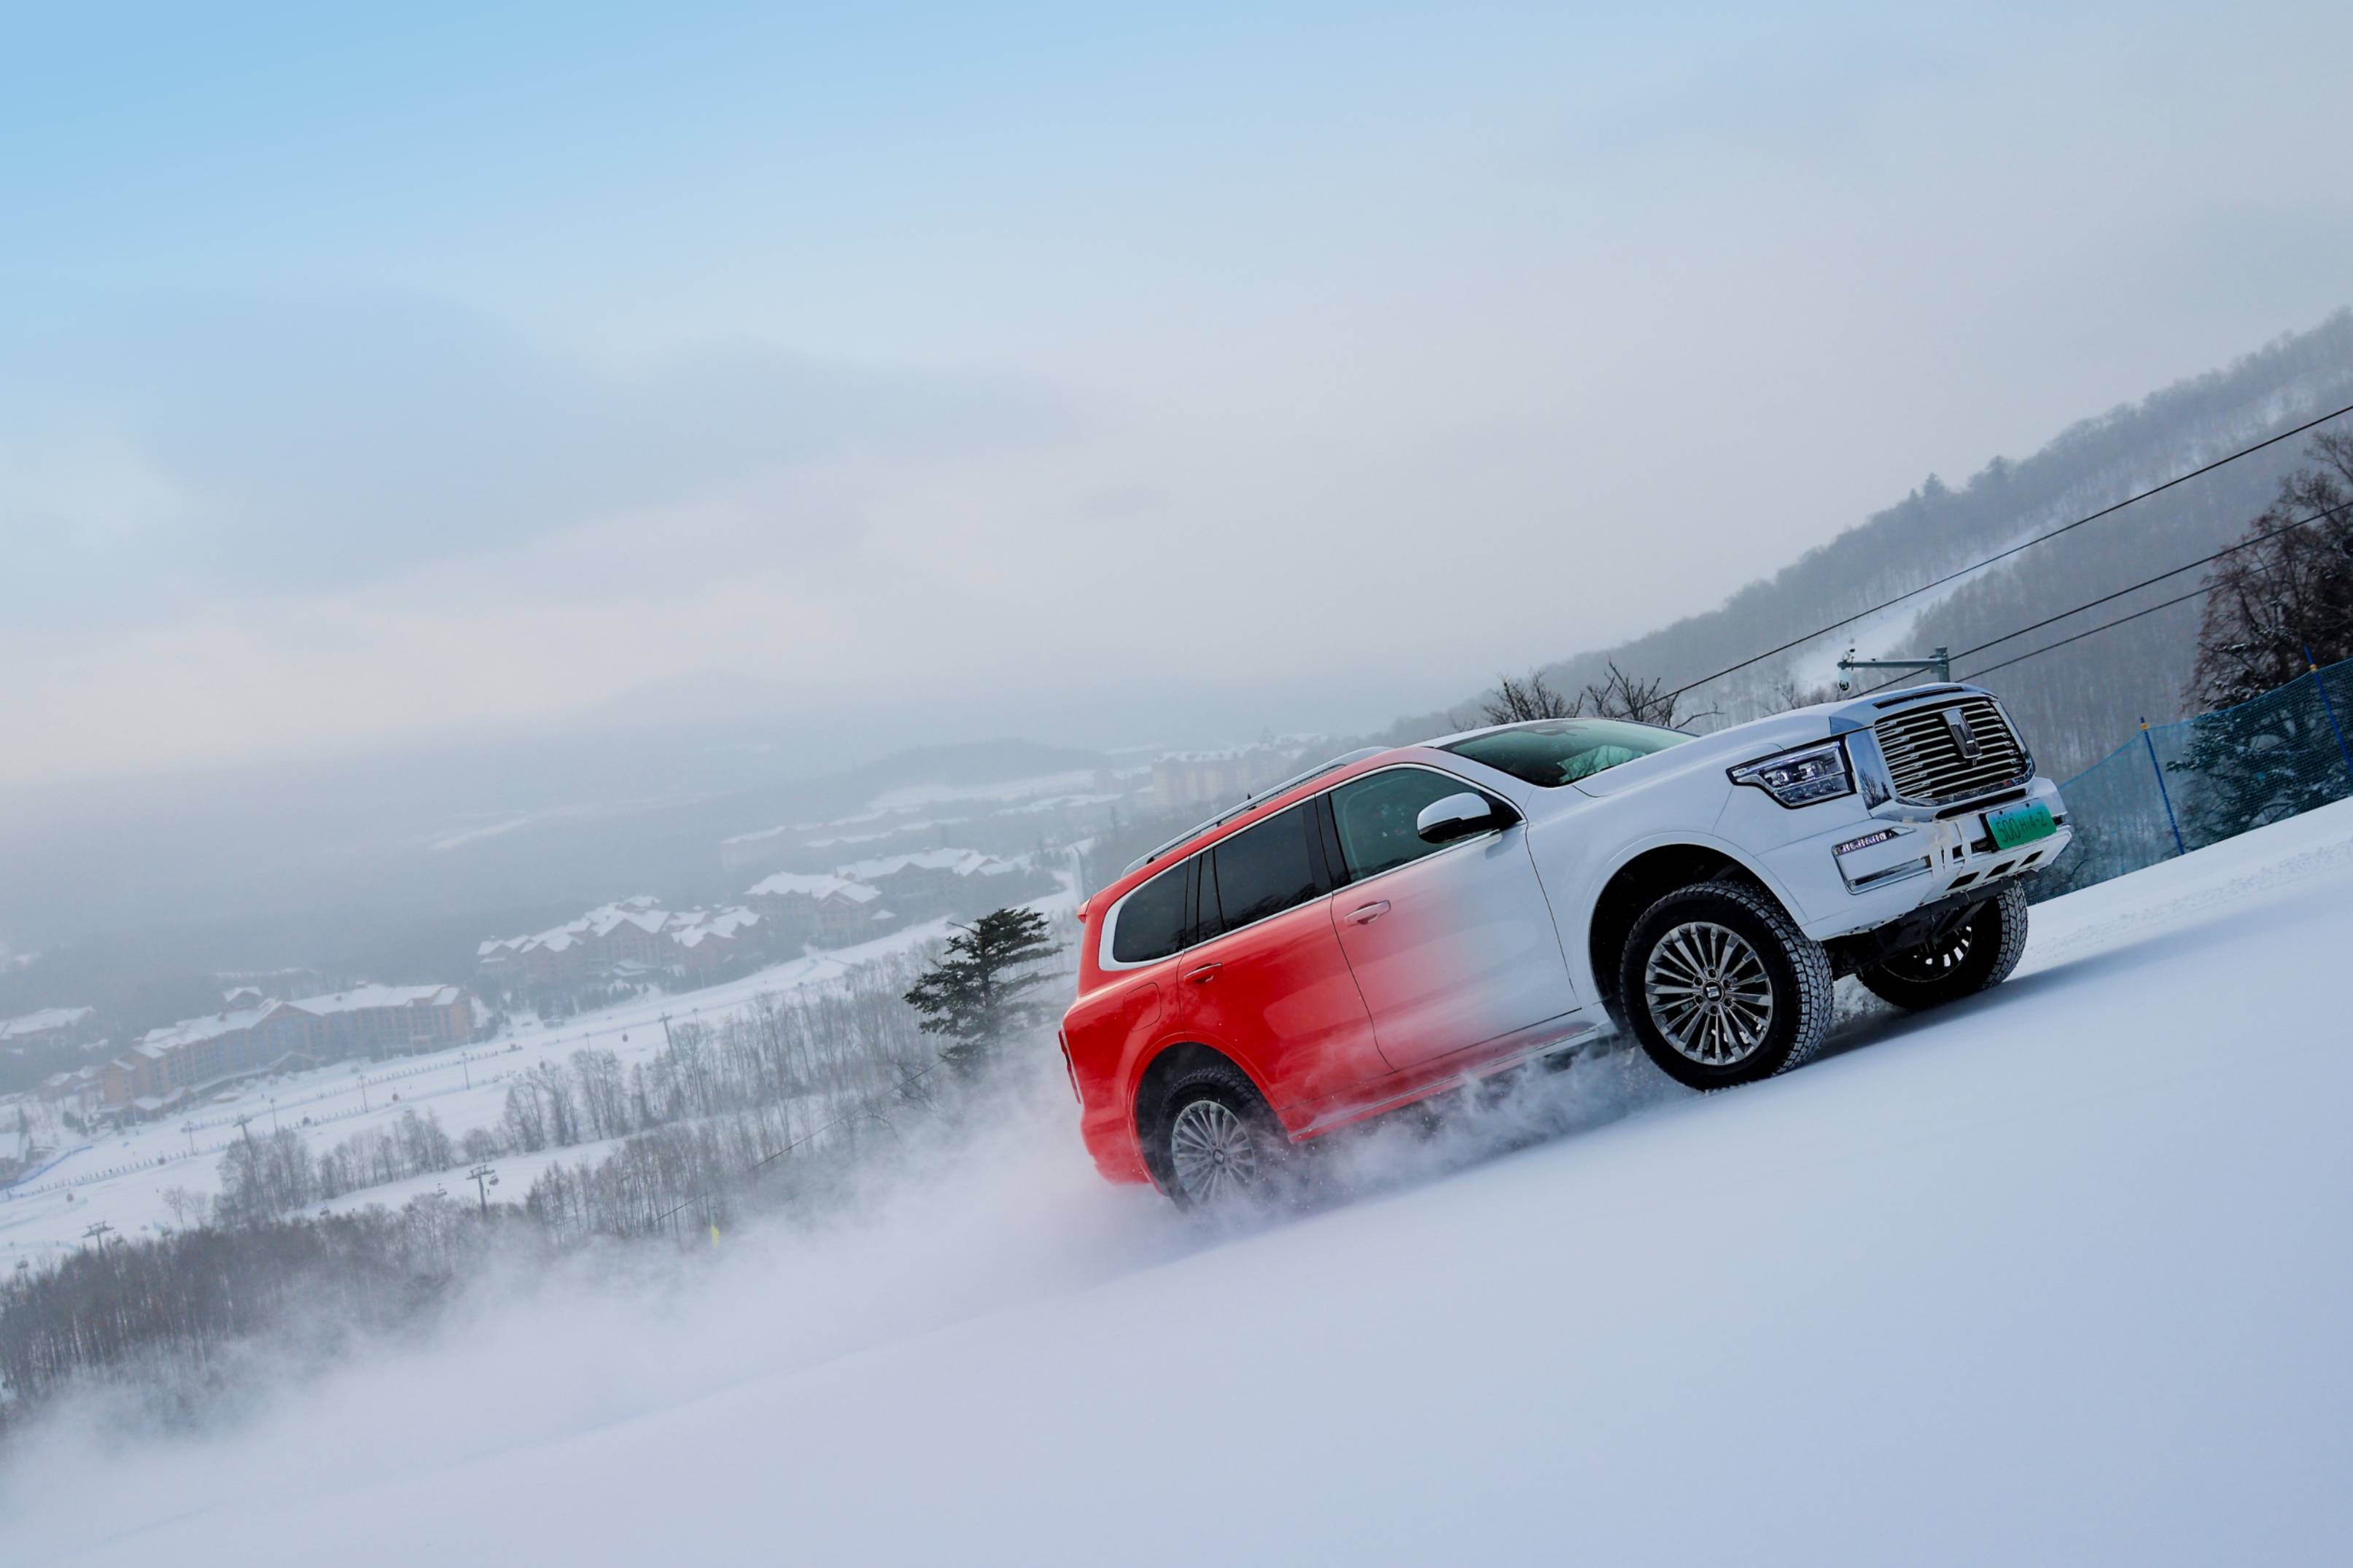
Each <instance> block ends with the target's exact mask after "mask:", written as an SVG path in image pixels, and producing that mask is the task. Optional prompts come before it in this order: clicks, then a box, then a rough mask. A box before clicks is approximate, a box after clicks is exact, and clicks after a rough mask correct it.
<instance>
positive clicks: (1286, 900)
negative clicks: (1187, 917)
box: [1173, 805, 1388, 1111]
mask: <svg viewBox="0 0 2353 1568" xmlns="http://www.w3.org/2000/svg"><path fill="white" fill-rule="evenodd" d="M1321 833H1322V829H1321V826H1320V824H1319V823H1318V822H1317V821H1316V819H1315V818H1314V816H1313V815H1312V810H1311V807H1310V806H1307V805H1299V806H1293V807H1292V808H1291V809H1290V810H1288V811H1282V812H1278V813H1276V814H1275V815H1274V816H1270V817H1268V818H1267V819H1266V820H1264V821H1263V822H1258V823H1253V824H1251V825H1250V826H1249V827H1246V828H1244V829H1242V830H1241V831H1240V832H1239V833H1236V834H1234V835H1233V836H1232V837H1228V838H1225V839H1222V840H1220V841H1219V843H1218V844H1217V845H1215V846H1214V847H1211V848H1209V849H1208V850H1206V851H1204V852H1203V853H1202V854H1201V855H1200V856H1198V863H1199V871H1198V882H1197V883H1196V889H1197V890H1196V894H1195V897H1196V904H1195V909H1196V917H1195V932H1196V935H1197V936H1198V937H1202V938H1205V939H1206V940H1201V941H1199V942H1198V945H1195V946H1193V947H1191V948H1189V949H1188V950H1187V951H1186V952H1182V953H1180V954H1178V955H1177V958H1176V971H1175V984H1174V987H1173V989H1174V991H1175V993H1176V997H1175V1001H1176V1018H1177V1026H1178V1029H1179V1031H1180V1032H1181V1033H1182V1034H1183V1036H1184V1037H1186V1038H1187V1039H1190V1040H1198V1041H1199V1042H1200V1043H1201V1044H1203V1045H1207V1046H1213V1047H1217V1048H1218V1049H1219V1050H1221V1051H1224V1052H1225V1053H1226V1054H1227V1055H1228V1056H1229V1057H1231V1058H1234V1059H1235V1060H1236V1061H1238V1062H1240V1063H1241V1064H1242V1066H1243V1067H1244V1068H1246V1069H1247V1070H1248V1071H1250V1073H1251V1074H1252V1076H1254V1077H1255V1078H1256V1079H1258V1081H1259V1082H1260V1083H1261V1084H1263V1085H1264V1086H1265V1087H1266V1090H1267V1097H1268V1099H1270V1100H1272V1101H1273V1103H1274V1107H1275V1109H1276V1110H1278V1111H1285V1110H1292V1109H1293V1108H1304V1107H1309V1106H1313V1105H1314V1104H1316V1103H1318V1102H1320V1101H1323V1100H1331V1099H1333V1098H1334V1097H1335V1096H1338V1095H1343V1094H1346V1093H1348V1092H1349V1091H1350V1090H1352V1089H1356V1088H1358V1087H1359V1086H1360V1085H1362V1084H1364V1083H1365V1082H1366V1080H1367V1079H1374V1078H1378V1077H1380V1076H1382V1075H1383V1074H1385V1073H1386V1072H1388V1063H1387V1062H1385V1061H1384V1060H1383V1059H1382V1058H1381V1054H1380V1051H1379V1049H1378V1048H1377V1047H1376V1046H1375V1044H1374V1041H1373V1022H1372V1016H1371V1015H1370V1014H1369V1013H1368V1012H1367V1011H1366V1007H1365V999H1364V996H1363V994H1362V993H1360V992H1359V991H1358V990H1357V988H1356V978H1355V976H1354V975H1353V974H1352V973H1350V972H1349V968H1348V960H1347V955H1346V954H1345V953H1344V952H1341V950H1340V938H1339V934H1338V932H1337V931H1336V930H1335V927H1334V925H1333V919H1332V891H1331V889H1332V883H1333V880H1334V879H1333V878H1332V876H1331V875H1330V874H1329V873H1328V872H1327V871H1326V869H1325V867H1324V847H1323V840H1322V837H1321Z"/></svg>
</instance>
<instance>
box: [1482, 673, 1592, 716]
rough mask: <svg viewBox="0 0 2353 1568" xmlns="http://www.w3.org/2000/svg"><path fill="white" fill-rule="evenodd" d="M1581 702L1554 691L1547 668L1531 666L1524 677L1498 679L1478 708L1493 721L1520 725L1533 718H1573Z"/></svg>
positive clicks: (1499, 677) (1500, 677) (1501, 677)
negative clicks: (1547, 676) (1489, 694)
mask: <svg viewBox="0 0 2353 1568" xmlns="http://www.w3.org/2000/svg"><path fill="white" fill-rule="evenodd" d="M1577 708H1578V704H1577V703H1576V702H1575V701H1573V700H1570V699H1568V698H1567V697H1564V696H1562V695H1561V694H1560V693H1559V692H1557V691H1556V690H1554V689H1552V686H1551V684H1550V683H1549V682H1547V681H1546V679H1545V678H1544V671H1543V670H1541V669H1532V670H1530V671H1528V673H1527V677H1526V679H1514V678H1512V677H1511V676H1508V675H1499V676H1497V677H1496V678H1495V690H1494V694H1493V696H1490V697H1485V698H1482V699H1481V700H1480V703H1479V710H1480V711H1481V712H1482V713H1483V714H1485V715H1486V717H1487V722H1488V723H1490V724H1520V723H1525V722H1526V721H1528V720H1530V719H1574V718H1576V717H1577Z"/></svg>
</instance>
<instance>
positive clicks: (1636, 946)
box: [1618, 882, 1831, 1089]
mask: <svg viewBox="0 0 2353 1568" xmlns="http://www.w3.org/2000/svg"><path fill="white" fill-rule="evenodd" d="M1618 1000H1619V1005H1620V1006H1621V1007H1623V1008H1624V1009H1625V1012H1626V1021H1627V1023H1628V1024H1629V1025H1630V1026H1631V1027H1632V1028H1633V1031H1634V1037H1635V1038H1637V1039H1639V1040H1641V1042H1642V1048H1643V1049H1644V1050H1645V1051H1647V1052H1649V1053H1650V1057H1651V1060H1652V1061H1654V1062H1656V1063H1657V1064H1658V1065H1659V1067H1660V1068H1661V1069H1662V1070H1663V1071H1664V1072H1665V1073H1666V1074H1667V1076H1668V1077H1670V1078H1672V1079H1676V1080H1677V1081H1679V1082H1682V1083H1686V1084H1689V1085H1691V1086H1692V1087H1693V1088H1694V1089H1728V1088H1730V1087H1731V1086H1733V1085H1734V1084H1741V1083H1750V1082H1753V1081H1755V1080H1756V1079H1761V1078H1770V1077H1772V1076H1773V1075H1774V1074H1775V1073H1778V1072H1787V1071H1788V1069H1789V1068H1793V1067H1798V1066H1800V1065H1802V1064H1803V1063H1804V1062H1806V1061H1807V1060H1808V1059H1809V1058H1811V1057H1812V1056H1813V1054H1814V1053H1815V1052H1816V1051H1817V1050H1819V1049H1820V1047H1821V1043H1822V1037H1823V1036H1824V1034H1825V1033H1827V1032H1828V1030H1829V1028H1830V1018H1831V964H1830V958H1829V956H1828V955H1827V954H1826V953H1824V952H1822V949H1821V944H1820V943H1819V942H1813V941H1811V940H1810V939H1809V938H1808V937H1807V936H1806V934H1805V933H1804V932H1803V931H1799V929H1798V927H1797V924H1796V922H1794V921H1791V920H1790V919H1789V917H1788V914H1787V913H1786V912H1784V911H1783V910H1782V909H1781V907H1780V905H1778V903H1776V902H1774V901H1773V900H1772V899H1771V898H1770V897H1768V896H1767V894H1766V893H1765V892H1764V891H1763V890H1761V889H1757V888H1754V887H1751V886H1749V885H1748V884H1746V883H1745V882H1703V883H1700V884H1698V885H1697V886H1694V887H1689V888H1678V889H1675V890H1674V891H1673V892H1671V893H1669V894H1667V895H1666V896H1665V897H1663V898H1662V899H1660V900H1658V901H1657V902H1656V903H1654V904H1652V905H1651V907H1650V908H1649V909H1648V910H1644V911H1643V912H1642V918H1641V919H1640V920H1638V921H1635V922H1634V929H1633V931H1631V932H1630V933H1629V935H1628V936H1627V939H1626V951H1625V954H1624V957H1623V959H1622V960H1621V962H1620V966H1619V975H1618Z"/></svg>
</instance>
